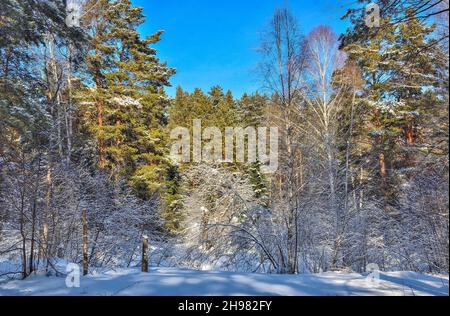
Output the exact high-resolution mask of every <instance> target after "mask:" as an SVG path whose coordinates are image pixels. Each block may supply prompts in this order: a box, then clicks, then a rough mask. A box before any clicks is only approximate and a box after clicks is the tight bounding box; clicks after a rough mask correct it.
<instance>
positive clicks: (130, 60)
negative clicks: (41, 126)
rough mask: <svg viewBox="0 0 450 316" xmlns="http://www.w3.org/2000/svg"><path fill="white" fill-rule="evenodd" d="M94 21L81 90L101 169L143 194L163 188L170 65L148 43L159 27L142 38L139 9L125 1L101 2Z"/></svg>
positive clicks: (158, 38) (142, 17) (157, 36)
mask: <svg viewBox="0 0 450 316" xmlns="http://www.w3.org/2000/svg"><path fill="white" fill-rule="evenodd" d="M88 19H89V20H94V22H95V23H94V25H95V27H94V37H93V45H92V46H93V47H92V51H91V52H90V54H89V55H88V57H87V60H88V65H89V74H90V78H89V79H90V80H91V81H92V82H93V84H94V87H91V86H90V85H86V89H85V90H84V91H82V94H83V98H84V99H85V100H86V101H88V102H85V104H87V105H88V107H87V111H86V113H87V114H88V115H89V114H90V115H89V116H88V117H87V125H88V126H90V128H91V130H92V131H93V132H94V133H95V135H96V139H97V144H98V145H97V146H98V157H99V159H98V160H99V166H100V168H108V170H110V172H112V173H113V174H114V175H116V176H125V177H126V178H128V179H129V182H130V184H131V185H132V186H133V187H134V188H135V189H136V191H137V192H138V193H139V194H140V195H141V196H144V197H145V196H148V195H151V192H153V191H155V190H157V189H159V188H161V187H162V183H163V182H164V178H165V172H166V168H167V165H168V163H169V162H168V161H167V160H166V158H165V157H164V154H165V151H166V146H165V145H166V141H167V137H166V136H165V131H164V127H165V125H166V124H167V120H166V116H165V112H166V109H167V107H168V104H169V100H168V98H167V96H166V95H165V93H164V89H163V88H164V87H165V86H168V85H169V78H170V76H171V75H172V74H174V72H175V71H174V69H172V68H168V67H167V66H166V64H165V63H161V62H160V61H159V59H158V58H157V57H156V50H155V49H154V48H152V47H151V46H152V45H153V44H155V43H157V42H158V41H159V40H160V37H161V35H162V31H159V32H157V33H155V34H153V35H151V36H148V37H146V38H144V39H142V38H141V37H140V35H139V33H138V31H137V28H138V27H139V25H141V24H142V23H143V22H144V15H143V14H142V8H140V7H133V6H132V3H131V1H129V0H117V1H103V2H102V3H101V6H98V7H97V9H96V10H94V11H93V12H92V13H91V15H90V16H89V17H88Z"/></svg>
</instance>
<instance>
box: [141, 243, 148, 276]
mask: <svg viewBox="0 0 450 316" xmlns="http://www.w3.org/2000/svg"><path fill="white" fill-rule="evenodd" d="M147 249H148V237H147V236H144V237H143V238H142V265H141V270H142V272H148V250H147Z"/></svg>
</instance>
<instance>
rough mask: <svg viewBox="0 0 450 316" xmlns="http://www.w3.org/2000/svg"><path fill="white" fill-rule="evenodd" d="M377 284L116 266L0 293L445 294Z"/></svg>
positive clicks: (410, 276) (393, 275) (442, 279)
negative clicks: (69, 282)
mask: <svg viewBox="0 0 450 316" xmlns="http://www.w3.org/2000/svg"><path fill="white" fill-rule="evenodd" d="M380 278H381V280H380V281H379V283H378V284H375V283H371V282H368V281H367V280H366V277H365V276H364V275H361V274H358V273H340V272H327V273H321V274H301V275H267V274H244V273H230V272H216V271H192V270H184V269H175V268H153V269H151V270H150V272H149V273H141V272H139V271H138V270H137V269H121V270H117V271H109V272H105V273H103V274H98V275H89V276H86V277H82V278H81V282H80V287H79V288H68V287H66V284H65V278H60V277H47V276H43V275H38V276H32V277H30V278H28V279H26V280H24V281H21V280H14V281H9V282H5V283H0V295H89V296H93V295H124V296H127V295H140V296H152V295H155V296H165V295H179V296H190V295H195V296H203V295H226V296H227V295H243V296H247V295H251V296H261V295H267V296H272V295H287V296H297V295H298V296H305V295H320V296H329V295H333V296H343V295H395V296H397V295H401V296H403V295H448V294H449V292H448V276H431V275H424V274H419V273H415V272H387V273H385V272H383V273H381V274H380Z"/></svg>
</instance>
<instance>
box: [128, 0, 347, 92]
mask: <svg viewBox="0 0 450 316" xmlns="http://www.w3.org/2000/svg"><path fill="white" fill-rule="evenodd" d="M285 2H286V0H133V3H134V4H135V5H138V6H141V7H143V8H144V14H145V15H146V17H147V19H146V22H145V24H143V25H142V26H141V27H140V32H141V33H142V34H143V35H148V34H151V33H153V32H154V31H156V30H158V29H162V30H165V33H164V35H163V37H162V39H163V40H162V41H161V42H160V43H159V44H158V45H156V48H157V50H158V56H159V58H160V59H161V60H163V61H167V62H168V65H169V66H170V67H174V68H176V69H177V74H176V75H175V76H173V77H172V80H171V83H172V86H173V87H171V88H168V89H167V93H168V94H169V95H171V96H173V95H174V92H175V89H176V87H177V86H178V85H181V86H182V87H183V88H184V89H186V90H188V91H192V90H193V89H194V88H196V87H199V88H201V89H202V90H204V91H207V90H209V88H210V87H211V86H213V85H220V86H222V87H223V88H224V89H225V90H227V89H230V90H231V91H232V92H233V94H234V95H235V96H240V95H242V93H243V92H254V91H256V90H258V89H260V83H259V82H258V78H257V76H255V74H254V72H253V71H252V70H253V69H255V67H256V65H257V63H258V61H259V58H260V56H259V54H258V53H257V52H256V48H257V47H258V45H259V41H260V33H261V31H262V30H264V29H265V27H266V26H267V25H268V23H269V20H270V18H271V16H272V13H273V11H274V9H275V8H276V7H277V6H281V5H283V4H284V3H285ZM351 2H353V1H351V0H290V1H288V6H289V8H291V9H292V11H293V12H294V14H295V16H296V17H297V18H298V20H299V22H300V27H301V30H302V32H303V33H307V32H309V31H310V30H311V29H312V28H314V27H315V26H317V25H320V24H325V25H329V26H331V27H332V28H333V30H334V31H335V32H336V33H338V34H339V33H341V32H344V31H345V28H346V24H345V22H343V21H341V20H340V17H341V16H342V15H343V13H344V12H345V7H348V4H350V3H351Z"/></svg>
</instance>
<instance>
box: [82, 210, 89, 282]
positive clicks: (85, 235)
mask: <svg viewBox="0 0 450 316" xmlns="http://www.w3.org/2000/svg"><path fill="white" fill-rule="evenodd" d="M81 221H82V224H83V275H87V274H88V224H87V211H86V210H83V212H82V218H81Z"/></svg>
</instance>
